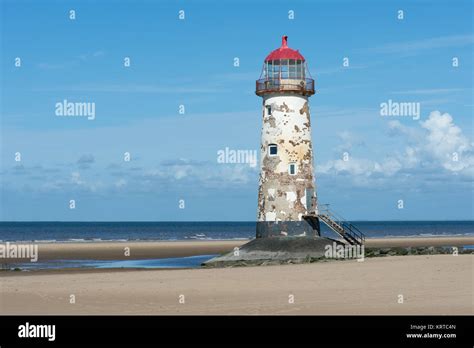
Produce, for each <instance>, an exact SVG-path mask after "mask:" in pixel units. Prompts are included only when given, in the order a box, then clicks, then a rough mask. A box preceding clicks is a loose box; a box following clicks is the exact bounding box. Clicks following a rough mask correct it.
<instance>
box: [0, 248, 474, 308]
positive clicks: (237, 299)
mask: <svg viewBox="0 0 474 348" xmlns="http://www.w3.org/2000/svg"><path fill="white" fill-rule="evenodd" d="M473 262H474V256H472V255H459V256H452V255H419V256H393V257H377V258H366V259H365V261H364V262H357V261H355V260H346V261H329V262H321V263H313V264H300V265H279V266H266V267H246V268H224V269H185V270H129V271H108V272H104V271H100V272H97V271H87V272H66V271H59V272H54V273H51V272H49V273H35V272H32V273H31V274H24V273H22V274H15V273H17V272H8V274H9V275H8V276H5V275H4V276H2V278H1V296H0V309H1V310H0V312H1V313H2V314H473V298H472V290H473V289H472V276H473V275H472V271H473ZM5 273H7V272H5ZM71 295H74V296H75V301H76V303H75V304H70V302H69V301H70V296H71ZM181 295H184V303H180V302H179V300H180V296H181ZM399 295H402V296H403V303H398V299H399ZM291 296H293V298H294V303H289V302H291V301H290V298H291ZM182 299H183V297H181V300H182Z"/></svg>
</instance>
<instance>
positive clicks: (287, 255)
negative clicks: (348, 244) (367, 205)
mask: <svg viewBox="0 0 474 348" xmlns="http://www.w3.org/2000/svg"><path fill="white" fill-rule="evenodd" d="M334 242H335V243H337V244H342V245H344V243H342V242H341V241H336V240H333V239H329V238H323V237H272V238H256V239H253V240H251V241H250V242H248V243H246V244H244V245H242V246H241V247H240V248H239V249H235V250H233V251H231V252H229V253H227V254H225V255H221V256H217V257H215V258H213V259H211V260H209V261H206V262H205V263H203V264H202V266H204V267H233V266H250V265H264V264H282V263H302V262H309V261H310V260H311V259H319V258H323V257H324V253H325V248H326V245H328V244H329V245H333V243H334Z"/></svg>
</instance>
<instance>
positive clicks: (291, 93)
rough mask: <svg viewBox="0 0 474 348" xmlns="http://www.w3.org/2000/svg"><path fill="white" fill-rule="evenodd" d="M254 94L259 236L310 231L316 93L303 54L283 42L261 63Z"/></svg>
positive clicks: (313, 202) (313, 201)
mask: <svg viewBox="0 0 474 348" xmlns="http://www.w3.org/2000/svg"><path fill="white" fill-rule="evenodd" d="M256 94H257V95H259V96H261V97H262V98H263V103H262V109H263V112H262V118H263V119H262V125H263V126H262V139H261V146H260V150H261V156H260V159H261V162H260V168H261V171H260V181H259V192H258V213H257V238H261V237H272V236H294V235H298V236H314V235H319V223H317V228H316V229H313V227H312V226H311V225H310V224H309V223H308V222H307V221H306V220H305V216H307V215H308V214H317V199H316V189H315V184H314V178H313V148H312V143H311V126H310V125H311V122H310V110H309V104H308V97H309V96H311V95H312V94H314V80H313V79H311V78H309V73H308V71H307V68H306V62H305V59H304V57H303V56H302V55H301V54H300V53H299V52H298V51H296V50H293V49H291V48H288V46H287V37H286V36H284V37H283V41H282V46H281V47H280V48H279V49H277V50H275V51H273V52H272V53H270V55H268V56H267V58H266V59H265V63H264V68H263V72H262V77H261V78H260V79H259V80H258V81H257V89H256Z"/></svg>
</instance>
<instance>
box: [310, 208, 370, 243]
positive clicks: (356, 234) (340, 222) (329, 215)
mask: <svg viewBox="0 0 474 348" xmlns="http://www.w3.org/2000/svg"><path fill="white" fill-rule="evenodd" d="M316 216H317V217H318V218H319V220H321V221H322V222H324V223H325V224H326V225H327V226H328V227H329V228H330V229H331V230H333V231H334V232H336V233H337V234H339V235H340V236H341V237H342V238H344V239H345V240H346V241H347V242H348V243H349V244H352V245H363V244H364V243H365V235H364V234H363V233H362V232H361V231H360V230H359V229H358V228H357V227H355V226H354V225H353V224H351V223H350V222H348V221H347V220H346V219H344V218H343V217H341V216H340V215H338V214H336V213H335V212H333V211H331V210H329V204H321V205H320V207H319V214H317V215H313V218H314V217H316ZM305 219H306V220H309V219H310V217H309V216H305Z"/></svg>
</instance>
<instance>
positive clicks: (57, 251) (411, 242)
mask: <svg viewBox="0 0 474 348" xmlns="http://www.w3.org/2000/svg"><path fill="white" fill-rule="evenodd" d="M247 242H248V240H227V241H217V240H212V241H208V240H206V241H204V240H203V241H176V242H170V241H156V242H151V241H150V242H97V243H39V244H38V256H39V257H38V261H39V262H41V261H48V260H88V259H92V260H135V259H158V258H169V257H185V256H195V255H211V254H223V253H226V252H229V251H231V250H232V249H233V248H234V247H239V246H241V245H242V244H245V243H247ZM462 245H474V237H437V238H434V237H433V238H374V239H367V240H366V244H365V247H366V248H390V247H408V246H412V247H419V246H462ZM125 248H129V251H130V254H129V256H125V252H126V249H125ZM19 261H21V260H19V259H0V263H4V264H8V263H18V262H19Z"/></svg>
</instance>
